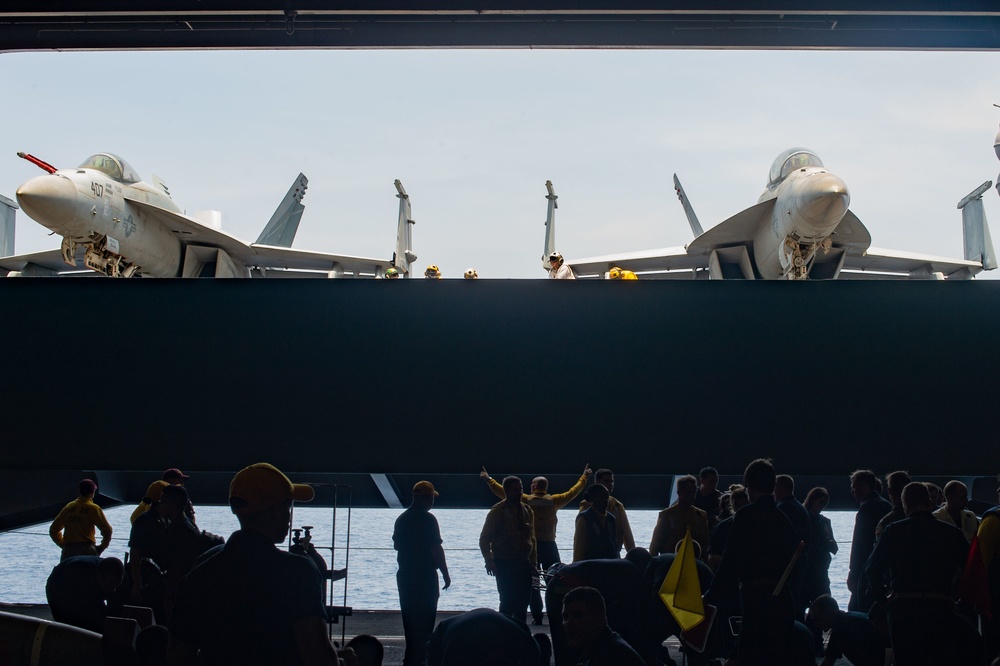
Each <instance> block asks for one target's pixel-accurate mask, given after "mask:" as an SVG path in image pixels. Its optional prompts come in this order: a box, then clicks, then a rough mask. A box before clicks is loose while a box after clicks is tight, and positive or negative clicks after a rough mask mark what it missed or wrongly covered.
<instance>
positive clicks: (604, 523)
mask: <svg viewBox="0 0 1000 666" xmlns="http://www.w3.org/2000/svg"><path fill="white" fill-rule="evenodd" d="M585 497H586V499H587V501H588V502H590V507H589V508H587V509H584V510H583V511H581V512H580V513H578V514H576V525H575V530H574V533H573V561H574V562H579V561H581V560H596V559H603V558H610V557H618V548H617V547H616V545H615V532H616V531H617V530H616V525H615V517H614V516H613V515H611V514H610V513H609V512H608V500H609V499H610V498H611V494H610V493H608V489H607V488H605V487H604V486H602V485H601V484H599V483H595V484H594V485H592V486H590V487H589V488H587V492H586V494H585Z"/></svg>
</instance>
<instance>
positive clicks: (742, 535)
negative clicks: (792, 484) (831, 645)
mask: <svg viewBox="0 0 1000 666" xmlns="http://www.w3.org/2000/svg"><path fill="white" fill-rule="evenodd" d="M774 478H775V474H774V467H772V466H771V463H770V461H768V460H763V459H757V460H754V461H753V462H751V463H750V464H749V465H748V466H747V468H746V471H744V473H743V482H744V485H746V487H747V491H748V493H749V495H750V504H748V505H747V506H745V507H743V508H742V509H740V510H739V511H737V512H736V515H735V516H734V517H733V527H732V530H731V531H730V533H729V542H728V543H727V544H726V552H725V554H723V556H722V562H721V563H720V564H719V569H718V571H717V572H716V574H715V578H714V580H713V581H712V587H711V589H710V590H709V591H708V593H707V594H706V595H705V596H706V598H707V599H708V600H709V601H710V602H714V601H715V600H716V599H720V598H723V597H724V596H725V594H726V593H727V592H728V591H729V590H731V589H733V588H734V587H736V586H738V587H739V589H740V605H741V608H742V617H743V622H742V624H741V627H740V636H739V646H738V649H739V663H740V665H741V666H785V665H787V664H792V663H794V654H793V643H794V634H793V631H794V623H795V607H794V601H793V598H792V593H791V590H790V589H789V586H788V585H787V584H785V585H782V586H781V587H780V589H778V583H779V581H780V580H781V578H782V576H783V574H784V573H785V570H786V568H787V567H788V565H789V563H790V562H791V561H792V556H793V555H794V553H795V548H796V545H797V543H798V538H797V537H796V535H795V530H794V529H793V528H792V524H791V523H790V522H788V518H786V517H785V515H784V514H783V513H781V511H779V510H778V507H777V506H776V505H775V502H774V494H773V493H774ZM776 590H777V594H775V591H776Z"/></svg>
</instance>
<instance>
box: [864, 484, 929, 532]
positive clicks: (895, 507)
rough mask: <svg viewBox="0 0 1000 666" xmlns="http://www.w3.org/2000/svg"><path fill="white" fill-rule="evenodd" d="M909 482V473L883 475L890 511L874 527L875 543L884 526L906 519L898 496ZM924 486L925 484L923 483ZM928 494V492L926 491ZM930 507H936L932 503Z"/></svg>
mask: <svg viewBox="0 0 1000 666" xmlns="http://www.w3.org/2000/svg"><path fill="white" fill-rule="evenodd" d="M910 481H912V479H911V478H910V474H909V472H905V471H903V470H899V471H896V472H891V473H889V474H886V475H885V489H886V493H887V494H888V495H889V503H890V504H892V511H890V512H889V513H887V514H885V515H884V516H882V519H881V520H879V521H878V525H876V526H875V541H878V538H879V537H880V536H882V531H883V530H885V526H886V525H889V524H890V523H895V522H896V521H899V520H902V519H903V518H906V512H905V511H903V502H902V500H901V499H900V496H901V495H902V494H903V488H905V487H906V485H907V484H908V483H910ZM924 485H927V484H926V483H925V484H924ZM928 492H930V491H929V490H928ZM931 506H932V507H934V508H936V506H937V505H935V504H934V503H933V502H932V503H931ZM932 510H933V509H932Z"/></svg>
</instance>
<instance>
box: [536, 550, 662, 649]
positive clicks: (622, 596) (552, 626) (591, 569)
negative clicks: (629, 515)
mask: <svg viewBox="0 0 1000 666" xmlns="http://www.w3.org/2000/svg"><path fill="white" fill-rule="evenodd" d="M648 563H649V553H648V552H647V551H646V549H645V548H633V549H632V550H630V551H629V552H628V553H627V554H626V555H625V558H624V559H622V558H619V557H614V558H610V559H597V560H582V561H580V562H573V563H572V564H566V565H564V566H562V567H561V568H559V569H558V571H556V573H555V574H554V575H553V576H552V578H551V579H550V580H549V582H548V584H547V585H546V586H545V606H546V607H547V608H548V609H549V633H550V634H551V635H552V651H553V654H554V655H555V661H556V666H574V664H576V660H575V659H573V658H572V655H571V654H570V651H569V646H568V645H567V644H566V637H565V634H564V633H563V622H562V620H563V617H562V605H563V597H565V596H566V595H567V594H568V593H569V592H570V590H572V589H574V588H577V587H592V588H594V589H596V590H599V591H600V593H601V596H602V597H604V603H605V608H606V612H607V621H608V626H610V627H611V629H613V630H614V631H616V632H618V633H619V634H621V636H622V637H623V638H624V639H625V640H626V641H628V642H629V644H633V641H634V640H635V639H636V637H637V636H636V634H637V632H638V626H639V625H638V622H639V620H640V619H641V618H642V614H643V612H644V611H643V609H645V608H647V606H648V604H647V603H646V602H647V598H648V597H649V596H650V592H649V589H648V586H647V585H646V584H645V577H644V571H645V570H646V566H647V565H648ZM660 582H661V583H662V582H663V581H662V580H661V581H660ZM657 601H658V602H659V600H658V599H657ZM659 603H660V606H661V607H663V603H662V602H659ZM660 642H662V640H661V641H660ZM636 650H637V651H638V648H636Z"/></svg>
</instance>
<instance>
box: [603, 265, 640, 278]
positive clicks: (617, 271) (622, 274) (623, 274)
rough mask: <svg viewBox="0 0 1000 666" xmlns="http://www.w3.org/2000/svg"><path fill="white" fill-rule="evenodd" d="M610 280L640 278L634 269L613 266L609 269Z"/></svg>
mask: <svg viewBox="0 0 1000 666" xmlns="http://www.w3.org/2000/svg"><path fill="white" fill-rule="evenodd" d="M608 279H609V280H638V279H639V277H638V276H637V275H636V274H635V273H633V272H632V271H627V270H625V269H624V268H619V267H618V266H615V267H613V268H612V269H611V270H610V271H608Z"/></svg>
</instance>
